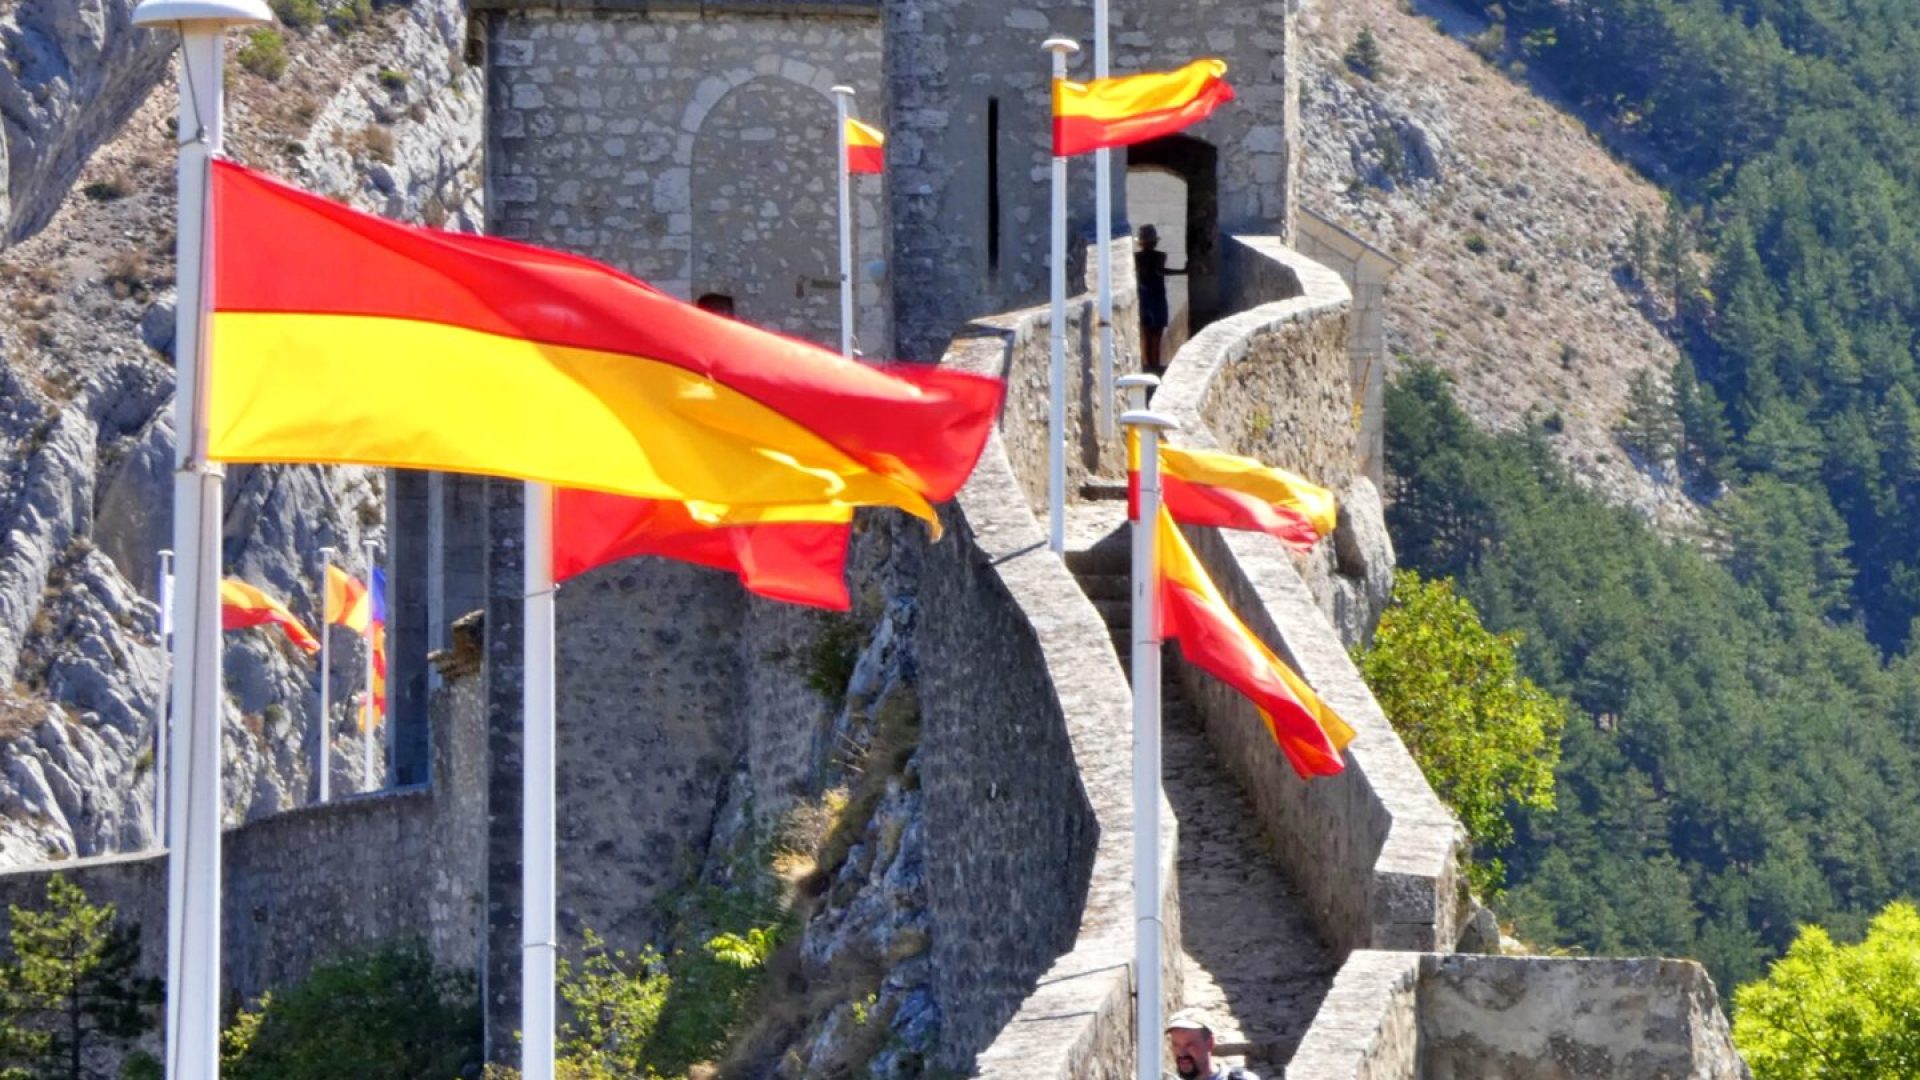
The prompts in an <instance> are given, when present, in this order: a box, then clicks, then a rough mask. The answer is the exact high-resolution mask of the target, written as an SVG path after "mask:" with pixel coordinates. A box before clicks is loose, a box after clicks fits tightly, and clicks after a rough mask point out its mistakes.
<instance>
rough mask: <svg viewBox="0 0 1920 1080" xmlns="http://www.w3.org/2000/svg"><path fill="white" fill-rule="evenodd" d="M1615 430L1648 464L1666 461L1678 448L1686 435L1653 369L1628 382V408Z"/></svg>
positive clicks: (1643, 371) (1647, 369) (1646, 369)
mask: <svg viewBox="0 0 1920 1080" xmlns="http://www.w3.org/2000/svg"><path fill="white" fill-rule="evenodd" d="M1616 431H1617V433H1618V434H1619V436H1620V441H1621V442H1623V443H1625V444H1626V446H1627V449H1629V450H1632V451H1633V452H1634V453H1635V454H1637V455H1639V457H1640V460H1641V461H1644V462H1646V463H1647V464H1648V465H1658V464H1660V463H1661V462H1663V461H1666V460H1667V459H1668V458H1670V457H1672V456H1673V453H1674V451H1675V450H1677V449H1678V448H1679V447H1680V444H1681V439H1682V437H1683V435H1684V434H1685V433H1684V432H1683V431H1682V429H1681V424H1680V416H1679V414H1678V413H1677V412H1676V411H1675V409H1674V403H1673V401H1672V399H1671V398H1669V396H1668V394H1667V391H1666V388H1665V387H1663V386H1661V385H1660V377H1659V376H1658V375H1656V374H1655V373H1654V370H1653V369H1652V368H1641V369H1640V370H1638V371H1636V372H1634V373H1633V378H1631V379H1629V380H1628V381H1627V409H1626V413H1625V414H1624V415H1623V416H1622V417H1621V418H1620V425H1619V427H1618V428H1617V429H1616Z"/></svg>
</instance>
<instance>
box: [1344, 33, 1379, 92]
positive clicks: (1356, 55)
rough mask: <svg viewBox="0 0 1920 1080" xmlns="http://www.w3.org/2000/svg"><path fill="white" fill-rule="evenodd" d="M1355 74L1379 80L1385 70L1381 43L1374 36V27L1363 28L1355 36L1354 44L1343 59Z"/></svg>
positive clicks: (1349, 47) (1348, 48)
mask: <svg viewBox="0 0 1920 1080" xmlns="http://www.w3.org/2000/svg"><path fill="white" fill-rule="evenodd" d="M1343 59H1345V60H1346V62H1347V66H1348V67H1350V68H1352V69H1353V71H1354V73H1355V74H1357V75H1360V76H1362V77H1364V78H1368V79H1372V78H1377V77H1378V76H1379V75H1380V72H1381V71H1382V70H1384V69H1383V68H1382V66H1381V60H1380V41H1379V39H1378V38H1376V37H1374V36H1373V27H1371V26H1363V27H1361V28H1360V33H1359V34H1357V35H1355V37H1354V39H1353V44H1351V45H1349V46H1347V51H1346V55H1345V56H1344V57H1343Z"/></svg>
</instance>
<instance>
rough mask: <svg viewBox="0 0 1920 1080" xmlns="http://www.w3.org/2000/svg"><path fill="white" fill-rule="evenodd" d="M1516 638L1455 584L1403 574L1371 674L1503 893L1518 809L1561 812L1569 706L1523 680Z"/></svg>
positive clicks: (1489, 889)
mask: <svg viewBox="0 0 1920 1080" xmlns="http://www.w3.org/2000/svg"><path fill="white" fill-rule="evenodd" d="M1519 640H1520V639H1519V635H1517V634H1493V633H1489V632H1488V631H1487V629H1486V628H1485V627H1484V626H1482V625H1481V624H1480V616H1479V615H1478V614H1477V613H1476V612H1475V611H1474V610H1473V605H1472V604H1470V603H1468V602H1467V600H1466V599H1465V598H1464V597H1461V596H1459V595H1457V594H1456V593H1455V592H1454V591H1453V586H1452V583H1450V582H1447V581H1422V580H1421V579H1420V576H1419V575H1418V574H1416V573H1412V572H1409V571H1401V572H1399V573H1396V574H1395V575H1394V582H1393V603H1392V606H1390V607H1388V608H1387V610H1386V612H1385V613H1384V614H1382V615H1381V617H1380V626H1379V628H1378V629H1377V630H1376V631H1375V632H1374V639H1373V645H1372V646H1371V647H1370V648H1368V649H1366V650H1363V651H1362V652H1361V653H1360V654H1359V657H1358V660H1359V664H1360V673H1361V675H1362V676H1363V677H1364V678H1365V679H1366V681H1367V685H1368V687H1370V688H1371V689H1372V690H1373V693H1374V696H1375V697H1376V698H1378V699H1379V701H1380V707H1381V708H1382V709H1383V710H1385V712H1386V714H1387V719H1388V720H1390V721H1392V723H1393V727H1394V730H1395V731H1397V732H1398V733H1399V734H1400V738H1401V739H1402V740H1403V741H1405V742H1406V744H1407V749H1408V750H1409V751H1411V752H1412V754H1413V758H1414V760H1415V761H1417V762H1419V763H1420V769H1421V771H1422V772H1425V773H1426V775H1427V780H1428V781H1429V782H1430V783H1432V784H1433V787H1434V790H1435V791H1436V792H1437V793H1438V794H1439V796H1440V798H1441V799H1442V800H1444V801H1445V802H1446V804H1447V805H1448V806H1450V807H1452V808H1453V811H1454V813H1456V814H1458V815H1459V816H1460V821H1461V823H1462V824H1464V825H1465V826H1466V828H1467V835H1469V836H1470V837H1472V839H1473V842H1474V845H1475V847H1476V849H1477V850H1478V852H1480V854H1479V855H1478V856H1477V857H1476V859H1475V862H1474V864H1473V866H1472V867H1471V868H1470V870H1469V877H1470V878H1471V880H1472V881H1473V884H1474V887H1475V888H1476V889H1478V890H1479V891H1480V892H1481V893H1482V894H1493V893H1496V892H1497V891H1498V890H1499V888H1500V886H1501V884H1502V882H1503V880H1504V878H1505V872H1506V868H1505V866H1504V865H1503V864H1502V863H1501V861H1500V858H1499V856H1498V854H1497V853H1498V852H1500V851H1503V850H1505V849H1506V848H1507V847H1508V846H1509V845H1511V844H1512V842H1513V825H1512V822H1511V821H1510V820H1509V816H1508V815H1509V810H1510V808H1511V807H1513V806H1516V805H1517V806H1524V807H1529V808H1531V809H1534V810H1551V809H1553V770H1554V766H1555V765H1556V764H1557V763H1558V762H1559V759H1560V741H1559V740H1560V730H1561V728H1562V727H1563V726H1564V725H1565V723H1566V718H1567V711H1568V707H1567V704H1566V702H1564V701H1561V700H1559V699H1558V698H1555V697H1554V696H1553V695H1552V694H1549V693H1547V692H1546V691H1544V690H1542V689H1540V688H1539V687H1538V686H1535V685H1534V684H1533V682H1532V681H1531V680H1529V679H1528V678H1527V677H1526V676H1524V675H1522V674H1520V672H1519V668H1518V665H1517V663H1516V662H1515V659H1514V650H1515V648H1517V647H1518V645H1519Z"/></svg>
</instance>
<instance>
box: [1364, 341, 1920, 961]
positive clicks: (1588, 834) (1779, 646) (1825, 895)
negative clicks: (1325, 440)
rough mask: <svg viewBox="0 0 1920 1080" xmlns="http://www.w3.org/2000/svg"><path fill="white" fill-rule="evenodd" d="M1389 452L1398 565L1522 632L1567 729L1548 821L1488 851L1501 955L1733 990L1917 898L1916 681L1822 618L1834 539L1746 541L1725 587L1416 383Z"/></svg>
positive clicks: (1725, 574)
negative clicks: (1618, 967)
mask: <svg viewBox="0 0 1920 1080" xmlns="http://www.w3.org/2000/svg"><path fill="white" fill-rule="evenodd" d="M1387 436H1388V438H1387V460H1388V468H1389V470H1390V473H1391V479H1390V488H1391V490H1392V494H1393V496H1394V502H1393V504H1392V506H1391V509H1390V510H1389V515H1388V516H1389V525H1390V527H1391V528H1392V530H1393V535H1394V539H1395V543H1396V546H1397V547H1398V549H1399V552H1400V555H1401V558H1402V560H1403V562H1404V563H1405V564H1406V565H1409V566H1411V567H1413V568H1415V569H1417V570H1418V571H1419V572H1420V573H1422V574H1426V575H1429V576H1444V575H1450V576H1453V577H1454V578H1455V579H1456V580H1457V581H1458V583H1459V587H1460V588H1461V590H1462V591H1463V592H1464V593H1465V594H1466V595H1467V596H1468V597H1469V598H1470V599H1471V600H1472V601H1473V603H1474V605H1475V606H1476V607H1477V608H1478V609H1479V611H1480V612H1481V613H1482V615H1483V616H1484V618H1485V620H1486V623H1487V625H1488V626H1489V627H1490V628H1491V629H1494V630H1497V631H1519V632H1520V634H1521V635H1522V644H1521V646H1520V656H1521V660H1522V664H1523V667H1524V668H1525V669H1526V673H1527V674H1528V675H1529V676H1531V677H1532V678H1533V679H1534V680H1536V681H1537V682H1539V683H1540V684H1541V685H1542V686H1543V687H1545V688H1547V689H1548V690H1550V691H1552V692H1553V693H1556V694H1560V695H1564V696H1566V697H1568V698H1570V699H1571V700H1572V701H1573V702H1574V703H1575V705H1576V706H1578V708H1579V710H1580V711H1581V712H1582V713H1583V714H1584V715H1582V716H1577V717H1575V718H1574V719H1573V720H1572V721H1570V722H1569V723H1568V725H1567V727H1566V729H1565V732H1564V735H1563V736H1562V741H1561V760H1560V765H1559V769H1558V792H1557V799H1556V803H1555V805H1554V807H1553V808H1552V809H1551V810H1540V811H1527V810H1525V809H1524V808H1523V809H1521V810H1520V811H1519V813H1518V827H1517V829H1516V831H1515V838H1514V841H1513V843H1512V845H1511V846H1510V848H1508V849H1507V850H1504V851H1498V852H1493V853H1491V854H1493V855H1495V856H1498V857H1501V858H1503V859H1504V861H1505V863H1506V865H1507V870H1508V878H1509V883H1510V887H1511V893H1510V895H1509V897H1508V899H1507V902H1506V904H1505V905H1504V907H1503V913H1504V914H1506V915H1508V916H1510V917H1512V918H1513V919H1514V920H1515V922H1516V923H1517V924H1518V930H1519V932H1520V933H1521V935H1522V936H1523V937H1525V938H1527V939H1528V940H1531V941H1533V942H1535V943H1536V944H1540V945H1548V944H1553V945H1564V946H1577V947H1581V948H1584V949H1587V950H1589V951H1592V952H1595V953H1658V954H1662V955H1671V956H1694V957H1698V958H1700V959H1701V960H1703V961H1705V962H1706V963H1707V964H1708V966H1709V967H1710V969H1711V970H1712V972H1713V975H1714V977H1715V979H1716V980H1717V981H1718V983H1719V985H1720V986H1722V987H1729V988H1730V987H1732V986H1733V985H1735V984H1736V983H1740V982H1745V981H1749V980H1752V979H1754V978H1756V977H1758V976H1759V975H1761V974H1763V973H1764V971H1765V964H1766V962H1767V961H1768V960H1770V959H1771V958H1773V957H1775V956H1777V955H1779V954H1780V953H1782V952H1783V951H1784V950H1785V949H1786V948H1787V946H1788V945H1790V944H1791V943H1792V942H1793V940H1794V937H1795V934H1796V932H1797V928H1798V927H1799V926H1800V925H1801V924H1803V923H1819V924H1821V925H1824V926H1826V927H1828V928H1830V929H1832V930H1833V931H1834V933H1835V935H1836V936H1838V937H1841V938H1843V939H1854V938H1857V937H1858V935H1859V933H1860V932H1861V931H1862V930H1863V929H1864V927H1865V923H1866V920H1867V919H1868V918H1869V917H1870V916H1871V915H1872V914H1873V913H1874V912H1876V911H1878V910H1880V909H1881V908H1882V907H1883V906H1884V905H1885V904H1886V903H1887V902H1888V901H1890V900H1893V899H1895V898H1898V897H1900V896H1911V895H1914V894H1915V893H1916V892H1920V816H1917V815H1915V814H1914V813H1913V808H1914V807H1915V806H1920V662H1916V661H1915V660H1913V659H1911V658H1900V659H1896V660H1893V661H1891V662H1889V661H1886V660H1883V659H1882V657H1881V656H1880V654H1879V652H1878V651H1877V650H1876V649H1875V648H1874V646H1873V645H1872V644H1871V643H1870V642H1869V641H1868V640H1867V638H1866V636H1865V634H1864V633H1863V632H1862V631H1861V630H1860V628H1858V627H1857V626H1851V625H1836V624H1834V623H1833V622H1831V621H1829V620H1828V619H1827V618H1826V614H1825V606H1826V602H1827V601H1826V600H1825V599H1823V598H1822V597H1821V596H1820V594H1818V593H1817V592H1815V591H1812V586H1813V583H1814V582H1816V581H1818V580H1820V578H1821V576H1822V572H1821V569H1820V567H1821V565H1822V562H1823V560H1825V559H1828V558H1831V557H1832V556H1831V552H1830V551H1827V550H1826V549H1827V548H1828V547H1829V546H1830V545H1832V544H1833V543H1834V542H1835V539H1834V538H1833V537H1831V536H1822V535H1817V534H1816V535H1807V534H1803V533H1800V532H1796V531H1792V530H1782V531H1777V532H1773V533H1768V532H1766V531H1764V530H1761V529H1757V528H1756V529H1748V530H1743V531H1742V536H1743V537H1744V539H1741V540H1739V541H1737V543H1736V545H1735V547H1734V549H1733V551H1732V553H1731V557H1730V558H1729V559H1728V560H1727V563H1726V564H1725V565H1723V564H1722V563H1720V562H1718V561H1715V560H1714V559H1711V558H1709V557H1707V556H1705V555H1703V554H1701V553H1700V552H1699V551H1698V550H1696V549H1695V548H1694V547H1692V546H1690V545H1686V544H1681V543H1675V542H1670V541H1667V540H1664V539H1662V538H1661V537H1659V536H1657V535H1656V534H1654V533H1653V531H1652V530H1651V529H1650V528H1649V527H1648V526H1647V525H1646V524H1645V522H1644V520H1643V519H1641V518H1640V517H1638V516H1637V515H1635V514H1633V513H1631V512H1629V511H1626V510H1622V509H1618V508H1614V507H1610V506H1607V505H1605V504H1604V503H1602V502H1601V501H1600V500H1599V499H1598V498H1597V497H1595V496H1594V495H1592V494H1590V493H1588V492H1586V491H1584V490H1582V489H1581V488H1579V487H1577V486H1576V485H1574V484H1573V483H1572V482H1571V481H1570V478H1569V476H1568V474H1567V472H1566V471H1565V469H1564V467H1563V466H1561V465H1560V464H1559V462H1558V461H1557V460H1556V458H1555V456H1554V454H1553V452H1552V451H1551V450H1550V448H1549V447H1548V446H1547V445H1546V442H1545V439H1544V438H1543V437H1542V436H1541V435H1540V434H1539V433H1538V432H1525V433H1515V434H1509V435H1504V436H1492V435H1488V434H1485V433H1483V432H1482V431H1480V430H1479V429H1477V428H1476V427H1475V426H1474V425H1473V423H1472V422H1471V421H1470V420H1469V419H1468V417H1467V416H1466V414H1465V413H1464V412H1463V411H1462V410H1461V409H1460V407H1459V406H1458V405H1457V404H1456V403H1455V402H1454V400H1453V397H1452V394H1451V391H1450V389H1449V387H1448V385H1447V380H1446V378H1445V376H1443V375H1441V374H1440V373H1439V372H1437V371H1435V370H1433V369H1431V368H1415V369H1413V370H1412V371H1411V372H1410V373H1409V374H1408V375H1406V376H1405V377H1403V378H1402V379H1401V380H1400V381H1398V382H1397V383H1396V384H1394V385H1393V386H1391V387H1390V390H1389V395H1388V424H1387ZM1782 497H1783V498H1784V496H1782ZM1742 568H1745V570H1746V571H1748V572H1745V573H1743V572H1742Z"/></svg>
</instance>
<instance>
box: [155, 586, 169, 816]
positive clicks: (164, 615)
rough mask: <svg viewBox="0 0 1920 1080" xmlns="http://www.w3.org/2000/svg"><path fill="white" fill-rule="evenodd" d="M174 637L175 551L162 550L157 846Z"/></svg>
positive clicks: (163, 799) (164, 811) (164, 812)
mask: <svg viewBox="0 0 1920 1080" xmlns="http://www.w3.org/2000/svg"><path fill="white" fill-rule="evenodd" d="M172 638H173V552H171V551H165V550H163V551H161V552H160V648H161V660H160V689H159V693H157V694H156V695H154V702H153V846H154V847H156V848H159V847H165V846H166V844H167V739H168V733H167V682H168V680H169V678H170V676H171V675H172V672H171V671H169V670H168V668H169V665H168V663H167V659H168V658H169V657H170V655H171V650H172V641H171V639H172Z"/></svg>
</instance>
